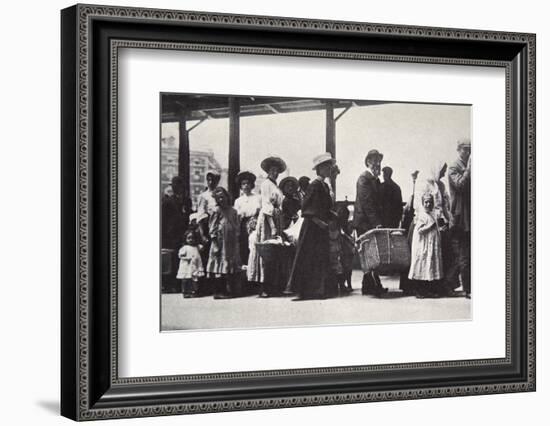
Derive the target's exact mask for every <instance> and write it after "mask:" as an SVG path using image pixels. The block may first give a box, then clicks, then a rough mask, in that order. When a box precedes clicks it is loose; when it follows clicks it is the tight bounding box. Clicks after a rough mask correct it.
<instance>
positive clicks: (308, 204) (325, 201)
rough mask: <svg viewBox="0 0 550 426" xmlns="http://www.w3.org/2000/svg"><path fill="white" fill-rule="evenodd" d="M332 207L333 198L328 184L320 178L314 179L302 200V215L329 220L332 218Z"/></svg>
mask: <svg viewBox="0 0 550 426" xmlns="http://www.w3.org/2000/svg"><path fill="white" fill-rule="evenodd" d="M331 208H332V198H331V197H330V189H329V187H328V185H327V184H326V183H325V182H322V181H321V180H320V179H314V180H312V181H311V183H310V184H309V186H308V188H307V192H306V195H305V197H304V199H303V200H302V217H304V218H305V217H317V218H318V219H321V220H322V221H324V222H328V221H329V220H330V219H331V218H332V214H331V212H330V209H331Z"/></svg>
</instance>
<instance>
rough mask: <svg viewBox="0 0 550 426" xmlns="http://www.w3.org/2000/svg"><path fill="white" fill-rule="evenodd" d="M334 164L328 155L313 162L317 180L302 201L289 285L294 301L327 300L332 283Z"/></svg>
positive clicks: (321, 156)
mask: <svg viewBox="0 0 550 426" xmlns="http://www.w3.org/2000/svg"><path fill="white" fill-rule="evenodd" d="M335 164H336V160H334V159H333V158H332V155H331V154H330V153H328V152H327V153H324V154H321V155H318V156H317V157H315V158H314V159H313V169H314V170H315V171H316V172H317V177H316V178H315V179H313V180H312V181H311V183H310V184H309V187H308V189H307V193H306V196H305V197H304V199H303V201H302V217H303V218H304V222H303V224H302V228H301V230H300V236H299V238H298V244H297V246H296V256H295V258H294V263H293V265H292V272H291V276H290V282H289V284H290V288H291V290H292V291H293V292H294V293H296V294H297V297H296V298H295V299H293V300H306V299H323V298H325V297H326V289H327V280H329V279H330V271H329V265H330V262H329V221H330V220H331V219H332V218H333V213H331V208H332V206H333V202H332V197H331V194H330V188H329V186H328V185H327V184H326V183H325V179H326V178H328V177H330V176H331V173H332V169H333V167H334V166H335Z"/></svg>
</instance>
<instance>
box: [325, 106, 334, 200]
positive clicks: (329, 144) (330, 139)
mask: <svg viewBox="0 0 550 426" xmlns="http://www.w3.org/2000/svg"><path fill="white" fill-rule="evenodd" d="M326 112H327V114H326V125H327V138H326V150H327V152H330V153H331V154H332V157H333V158H336V121H335V120H334V105H333V104H332V102H330V101H328V102H327V106H326ZM330 184H331V186H332V190H333V191H334V194H336V179H331V180H330Z"/></svg>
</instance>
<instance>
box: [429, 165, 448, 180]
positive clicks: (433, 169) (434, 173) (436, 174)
mask: <svg viewBox="0 0 550 426" xmlns="http://www.w3.org/2000/svg"><path fill="white" fill-rule="evenodd" d="M446 164H447V163H446V162H445V161H442V160H435V161H434V162H432V164H431V166H430V170H429V171H428V175H427V176H426V180H427V181H428V182H430V183H431V182H434V183H435V182H439V181H440V179H441V170H443V167H444V166H445V165H446Z"/></svg>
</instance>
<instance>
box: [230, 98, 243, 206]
mask: <svg viewBox="0 0 550 426" xmlns="http://www.w3.org/2000/svg"><path fill="white" fill-rule="evenodd" d="M240 168H241V162H240V105H239V100H238V99H237V98H234V97H230V98H229V170H228V177H227V179H228V182H227V186H228V190H229V192H230V193H231V195H232V196H233V199H236V198H237V197H238V196H239V188H238V186H237V183H236V182H235V179H236V177H237V173H239V170H240Z"/></svg>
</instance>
